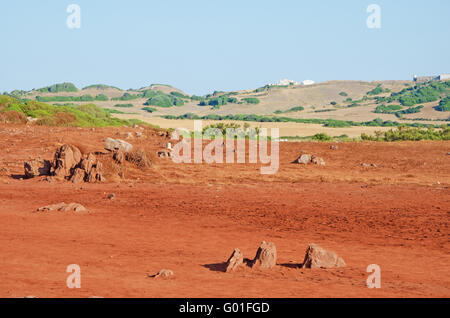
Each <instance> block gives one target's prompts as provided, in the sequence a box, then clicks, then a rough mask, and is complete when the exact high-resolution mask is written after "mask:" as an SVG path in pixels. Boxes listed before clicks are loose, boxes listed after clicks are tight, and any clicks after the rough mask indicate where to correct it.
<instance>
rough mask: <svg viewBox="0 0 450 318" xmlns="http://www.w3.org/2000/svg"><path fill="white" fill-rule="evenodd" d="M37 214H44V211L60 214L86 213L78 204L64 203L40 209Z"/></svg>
mask: <svg viewBox="0 0 450 318" xmlns="http://www.w3.org/2000/svg"><path fill="white" fill-rule="evenodd" d="M37 211H38V212H45V211H60V212H70V211H74V212H85V211H87V210H86V208H85V207H84V206H82V205H81V204H79V203H69V204H66V203H64V202H61V203H57V204H52V205H47V206H44V207H42V208H39V209H37Z"/></svg>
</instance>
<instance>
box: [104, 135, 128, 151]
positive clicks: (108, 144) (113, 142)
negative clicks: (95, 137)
mask: <svg viewBox="0 0 450 318" xmlns="http://www.w3.org/2000/svg"><path fill="white" fill-rule="evenodd" d="M105 149H106V150H109V151H117V150H120V151H123V152H130V151H131V150H133V145H131V144H130V143H128V142H126V141H123V140H121V139H113V138H106V141H105Z"/></svg>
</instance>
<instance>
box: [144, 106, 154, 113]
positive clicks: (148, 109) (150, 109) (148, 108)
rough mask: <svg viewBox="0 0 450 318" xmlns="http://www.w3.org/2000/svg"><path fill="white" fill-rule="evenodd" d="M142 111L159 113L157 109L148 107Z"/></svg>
mask: <svg viewBox="0 0 450 318" xmlns="http://www.w3.org/2000/svg"><path fill="white" fill-rule="evenodd" d="M142 110H145V111H146V112H149V113H154V112H156V111H158V110H157V109H156V108H153V107H148V106H147V107H143V108H142Z"/></svg>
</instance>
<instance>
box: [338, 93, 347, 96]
mask: <svg viewBox="0 0 450 318" xmlns="http://www.w3.org/2000/svg"><path fill="white" fill-rule="evenodd" d="M339 95H341V96H343V97H347V96H348V94H347V93H346V92H340V93H339Z"/></svg>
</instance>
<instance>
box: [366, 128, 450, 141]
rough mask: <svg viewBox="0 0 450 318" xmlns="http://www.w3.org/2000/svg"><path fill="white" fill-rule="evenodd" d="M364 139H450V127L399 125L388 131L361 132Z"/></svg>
mask: <svg viewBox="0 0 450 318" xmlns="http://www.w3.org/2000/svg"><path fill="white" fill-rule="evenodd" d="M361 139H362V140H371V141H406V140H412V141H418V140H450V128H449V127H448V126H446V125H444V126H442V127H441V128H440V129H435V128H432V127H428V128H426V129H424V128H418V127H406V126H404V125H401V126H398V127H397V128H396V129H390V130H389V131H386V132H384V133H383V132H375V134H374V135H367V134H365V133H363V134H361Z"/></svg>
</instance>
